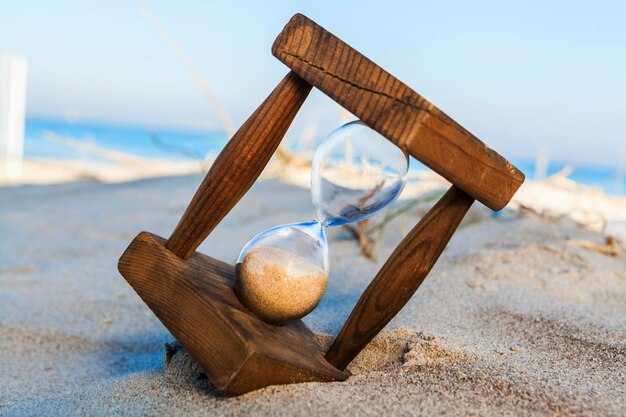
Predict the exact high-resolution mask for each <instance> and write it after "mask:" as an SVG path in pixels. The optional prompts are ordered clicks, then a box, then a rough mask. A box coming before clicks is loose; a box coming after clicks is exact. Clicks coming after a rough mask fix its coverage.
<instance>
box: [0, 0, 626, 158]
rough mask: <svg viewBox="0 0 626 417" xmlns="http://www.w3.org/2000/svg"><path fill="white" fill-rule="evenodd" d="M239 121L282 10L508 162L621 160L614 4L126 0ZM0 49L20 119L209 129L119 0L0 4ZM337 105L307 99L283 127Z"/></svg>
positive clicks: (174, 63)
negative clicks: (173, 44)
mask: <svg viewBox="0 0 626 417" xmlns="http://www.w3.org/2000/svg"><path fill="white" fill-rule="evenodd" d="M142 2H143V4H144V6H145V8H147V9H148V10H149V11H150V12H151V13H152V14H153V15H154V16H155V17H156V18H157V19H158V20H159V21H160V22H161V24H162V25H163V27H165V28H166V29H167V31H168V32H169V33H170V34H171V36H172V37H173V38H175V39H176V41H177V43H178V44H179V45H180V46H181V47H182V49H183V50H184V51H185V53H186V54H187V56H188V57H189V58H190V60H191V61H193V63H194V65H195V66H196V67H197V68H198V70H199V72H200V73H201V74H202V76H203V77H204V78H205V79H206V80H207V82H208V84H209V85H210V87H211V89H212V90H213V93H214V94H215V96H216V97H217V98H218V99H219V101H220V102H221V103H222V105H223V107H224V108H225V109H226V111H227V113H228V114H229V115H230V117H231V118H232V120H233V122H234V124H235V125H236V126H239V125H240V124H241V123H242V122H243V121H244V120H245V118H246V117H247V116H248V115H249V114H250V113H251V112H252V111H254V109H255V108H256V107H257V106H258V104H259V103H260V102H261V101H262V100H263V99H264V98H265V97H266V96H267V94H268V93H269V92H270V91H271V90H272V88H273V87H274V86H275V84H276V83H277V82H278V81H279V80H280V79H281V78H282V77H283V76H284V75H285V74H286V73H287V71H288V70H287V68H286V67H285V66H284V65H283V64H282V63H280V62H279V61H278V60H276V59H275V58H274V57H273V56H272V55H271V51H270V49H271V45H272V42H273V40H274V38H275V37H276V36H277V35H278V33H279V32H280V30H281V29H282V27H283V26H284V24H285V23H286V22H287V21H288V20H289V18H290V17H291V16H292V15H293V14H294V13H297V12H300V13H303V14H305V15H307V16H309V17H310V18H311V19H313V20H315V21H316V22H318V23H319V24H321V25H322V26H324V27H325V28H326V29H328V30H330V31H331V32H333V33H334V34H335V35H337V36H339V37H340V38H342V39H343V40H344V41H346V42H347V43H349V44H350V45H352V46H353V47H354V48H356V49H357V50H359V51H360V52H362V53H363V54H365V55H366V56H368V57H369V58H370V59H372V60H373V61H375V62H377V63H378V64H379V65H381V66H382V67H383V68H385V69H386V70H387V71H389V72H391V73H392V74H394V75H395V76H396V77H398V78H399V79H400V80H402V81H403V82H405V83H406V84H408V85H409V86H411V87H412V88H413V89H414V90H416V91H417V92H418V93H420V94H422V95H423V96H424V97H426V98H427V99H428V100H430V101H431V102H433V103H434V104H435V105H436V106H438V107H439V108H440V109H442V110H443V111H445V112H446V113H447V114H449V115H450V116H452V117H453V118H454V119H455V120H457V121H458V122H459V123H461V124H462V125H464V126H465V127H466V128H468V129H469V130H470V131H472V132H473V133H474V134H475V135H476V136H478V137H479V138H481V139H482V140H483V141H485V142H486V143H488V144H489V145H490V146H491V147H493V148H494V149H496V150H498V151H499V152H500V153H502V154H503V155H505V156H507V157H509V158H526V159H533V158H534V157H535V155H536V154H537V152H538V151H540V150H544V151H545V152H549V154H550V156H551V158H552V159H553V160H558V161H564V162H570V163H573V164H584V165H599V166H609V167H610V166H616V165H617V164H618V159H619V158H620V154H621V155H622V158H623V159H624V160H626V1H601V0H598V1H594V2H591V1H584V2H582V1H545V0H544V1H480V0H477V1H445V0H441V1H423V0H415V1H393V0H387V1H340V0H334V1H322V0H317V1H309V2H304V1H295V0H290V1H287V0H280V1H279V0H269V1H247V2H244V1H236V0H229V1H222V2H217V1H206V0H205V1H199V0H188V1H179V2H173V1H166V0H142ZM0 51H12V52H15V53H19V54H21V55H23V56H25V57H26V58H27V59H28V65H29V73H28V76H29V84H28V97H27V113H28V115H29V117H38V118H67V117H71V118H72V119H80V120H83V121H94V122H99V123H113V124H124V125H134V126H141V127H147V128H163V127H168V128H185V129H198V128H201V129H220V128H221V125H220V121H219V119H218V117H217V116H216V113H215V111H214V109H213V108H212V107H211V104H210V102H209V100H208V99H207V97H206V96H205V95H204V94H203V92H202V91H201V89H200V88H199V87H198V84H197V83H196V82H195V81H194V79H193V77H192V75H191V74H190V72H189V71H188V70H187V69H186V67H185V66H184V65H183V63H182V62H181V61H180V60H179V59H178V58H177V57H176V55H175V54H174V53H173V52H172V50H171V49H169V48H168V47H167V46H166V44H165V43H164V42H163V41H162V39H161V38H160V37H159V34H158V32H157V31H156V30H155V28H154V27H153V26H151V25H150V24H149V23H148V21H147V20H146V19H145V18H144V17H143V16H142V14H141V13H139V12H138V10H137V8H136V7H135V6H134V5H133V3H132V1H131V0H108V1H106V2H104V1H100V2H97V1H94V0H82V1H77V0H55V1H44V0H37V1H35V0H0ZM339 123H340V109H339V108H338V106H337V105H336V104H335V103H333V102H332V101H331V100H330V99H328V98H327V97H325V96H324V95H323V94H321V93H319V92H315V91H314V93H312V96H311V97H310V99H309V100H308V101H307V102H306V103H305V105H304V107H303V109H302V111H301V113H300V114H299V115H298V118H297V119H296V121H295V123H294V126H293V129H292V130H291V133H290V134H292V135H298V134H300V133H301V132H302V131H303V130H304V129H306V128H307V127H309V129H310V128H311V126H313V127H314V128H315V129H317V131H318V132H320V134H323V133H325V132H327V131H330V130H331V129H332V128H334V127H336V126H338V125H339Z"/></svg>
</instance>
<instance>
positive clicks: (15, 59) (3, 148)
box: [0, 53, 27, 178]
mask: <svg viewBox="0 0 626 417" xmlns="http://www.w3.org/2000/svg"><path fill="white" fill-rule="evenodd" d="M26 70H27V65H26V59H25V58H24V57H21V56H19V55H14V54H9V53H4V54H2V56H1V57H0V170H2V171H4V174H5V175H6V176H7V177H8V178H17V177H20V176H21V175H22V159H23V157H24V122H25V117H26Z"/></svg>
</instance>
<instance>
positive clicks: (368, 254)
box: [343, 219, 374, 259]
mask: <svg viewBox="0 0 626 417" xmlns="http://www.w3.org/2000/svg"><path fill="white" fill-rule="evenodd" d="M368 223H369V219H366V220H363V221H362V222H358V223H357V224H356V227H355V226H352V225H350V224H344V225H343V227H344V228H345V229H346V230H347V231H348V232H349V233H350V234H351V235H352V237H353V238H354V239H355V240H356V241H357V242H359V248H360V249H361V255H363V256H364V257H365V258H366V259H372V257H373V249H372V246H373V244H374V239H372V238H370V237H369V236H368V233H367V225H368Z"/></svg>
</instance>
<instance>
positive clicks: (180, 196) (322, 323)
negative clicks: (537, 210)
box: [0, 175, 626, 416]
mask: <svg viewBox="0 0 626 417" xmlns="http://www.w3.org/2000/svg"><path fill="white" fill-rule="evenodd" d="M201 179H202V178H201V176H198V175H195V176H183V177H175V178H163V179H153V180H143V181H137V182H129V183H122V184H100V183H95V182H79V183H71V184H63V185H51V186H41V187H31V186H23V187H15V188H4V189H0V236H2V239H1V240H0V352H1V354H0V370H1V372H0V415H2V416H14V415H15V416H23V415H29V416H30V415H49V416H59V415H63V416H70V415H92V416H114V415H146V416H147V415H167V416H183V415H185V416H190V415H191V416H195V415H286V416H287V415H289V416H292V415H303V416H304V415H306V416H308V415H337V416H343V415H375V416H379V415H423V416H432V415H487V416H503V415H585V416H589V415H602V416H606V415H614V416H618V415H625V414H626V400H625V398H626V248H625V247H624V245H623V244H622V243H618V246H617V250H618V256H609V255H606V254H602V253H599V252H597V251H595V250H591V249H586V248H583V247H579V246H576V245H571V244H569V243H568V242H575V241H587V240H588V241H592V242H596V243H598V244H603V243H604V236H602V235H601V234H598V233H596V232H594V231H591V230H588V229H585V228H583V227H581V226H579V225H578V224H576V223H574V222H573V221H572V220H570V219H568V218H561V219H559V220H557V219H554V218H550V217H546V216H538V215H535V214H532V213H529V212H526V211H525V212H523V213H522V214H519V213H517V212H504V213H503V214H502V215H501V216H499V217H497V218H493V217H491V215H490V212H489V210H487V209H486V208H484V207H483V206H481V205H480V204H478V203H477V204H475V205H474V207H473V208H472V210H471V211H470V213H469V215H468V217H467V219H466V221H465V222H464V223H463V224H462V226H461V229H460V230H459V231H458V232H457V233H456V234H455V236H454V237H453V239H452V241H451V243H450V245H449V247H448V248H447V249H446V251H445V252H444V254H443V255H442V257H441V259H440V261H439V263H438V264H437V265H436V266H435V268H434V269H433V271H432V273H431V274H430V276H429V277H428V278H427V279H426V281H425V283H424V284H423V285H422V287H421V288H420V289H419V290H418V292H417V293H416V295H415V296H414V297H413V298H412V300H411V301H410V302H409V304H407V306H406V307H405V308H404V309H403V310H402V312H401V313H400V314H399V315H398V316H397V317H396V318H395V319H394V320H393V321H392V322H391V323H390V324H389V325H388V326H387V328H386V329H385V331H384V332H383V333H381V335H380V336H379V337H378V338H377V339H375V340H374V341H373V342H372V344H371V345H370V346H369V347H368V348H367V349H366V350H365V351H364V352H363V353H362V354H361V355H360V356H359V358H357V360H356V361H355V362H354V363H353V364H352V365H351V368H350V369H351V371H352V373H353V376H352V377H350V378H349V379H348V380H347V381H345V382H340V383H339V382H338V383H307V384H299V385H291V386H277V387H268V388H266V389H262V390H259V391H256V392H252V393H249V394H246V395H244V396H241V397H237V398H227V397H223V396H220V395H219V394H218V393H216V392H215V391H214V389H213V388H212V387H211V385H210V384H209V383H208V382H207V380H206V379H204V378H202V375H201V374H200V372H199V370H198V369H196V367H195V365H194V364H193V362H192V361H190V360H189V358H188V357H187V356H186V355H185V354H184V352H182V351H178V352H176V353H175V354H173V356H172V349H171V348H170V350H169V352H170V355H169V357H168V359H169V364H168V365H167V366H166V367H165V366H164V356H165V353H164V352H165V349H164V344H166V343H172V342H173V339H172V336H171V335H170V334H169V333H168V332H167V330H165V328H164V327H163V326H162V325H161V324H160V323H159V321H158V320H157V319H156V318H155V316H154V315H153V314H152V313H151V312H150V311H149V310H148V308H147V307H146V306H145V305H144V304H143V303H142V302H141V300H140V299H139V297H138V296H137V295H136V294H135V293H134V292H133V291H132V289H131V288H130V287H129V286H128V285H127V284H126V282H125V281H124V280H123V279H122V277H121V276H120V275H119V274H118V272H117V269H116V263H117V259H118V257H119V256H120V255H121V254H122V252H123V250H124V249H125V247H126V246H127V245H128V243H129V242H130V241H131V240H132V238H133V237H134V236H135V235H136V234H137V233H138V232H139V231H141V230H148V231H151V232H154V233H157V234H159V235H161V236H168V234H169V233H170V232H171V230H172V229H173V227H174V226H175V224H176V223H177V221H178V219H179V217H180V215H181V213H182V212H183V210H184V209H185V206H186V204H187V203H188V201H189V199H190V198H191V196H192V194H193V192H194V191H195V189H196V187H197V186H198V184H199V183H200V181H201ZM426 210H427V207H426V206H418V207H416V208H414V209H412V210H410V211H408V212H407V213H406V214H404V215H402V216H399V217H397V218H395V219H394V220H393V221H392V222H391V223H389V224H388V225H387V227H385V229H384V231H383V233H382V236H379V241H380V242H381V243H380V244H379V245H378V246H377V247H376V250H375V254H376V260H375V261H370V260H366V259H364V258H363V257H361V256H360V253H359V248H358V245H357V244H356V242H355V241H354V240H352V239H351V238H350V235H349V234H348V233H347V232H346V231H345V230H344V229H336V230H330V231H329V246H330V268H331V274H330V277H329V283H328V290H327V292H326V294H325V296H324V298H323V300H322V302H321V303H320V305H319V306H318V308H317V309H316V310H314V311H313V313H311V314H310V315H309V316H307V317H306V318H305V322H306V323H307V325H309V327H310V328H311V329H313V330H314V331H316V332H317V333H319V334H320V336H319V337H320V339H321V340H322V341H323V342H324V343H328V342H329V341H330V340H331V339H332V335H335V334H337V332H338V330H339V329H340V327H341V325H342V324H343V322H344V321H345V319H346V317H347V315H348V314H349V312H350V310H351V308H352V306H353V305H354V304H355V302H356V301H357V299H358V298H359V296H360V294H361V293H362V291H363V289H364V288H365V287H366V286H367V284H368V283H369V281H370V280H371V279H372V277H373V276H374V274H375V273H376V271H377V270H378V269H379V268H380V266H381V264H382V262H383V261H384V260H385V259H386V257H387V256H388V255H389V253H390V252H391V251H392V250H393V248H394V246H395V245H396V244H397V243H398V242H399V241H400V239H401V238H402V236H404V235H405V234H406V233H407V232H408V231H409V230H410V228H411V227H412V225H413V224H414V223H415V222H416V220H417V219H418V218H419V216H420V215H422V214H423V213H424V212H425V211H426ZM379 216H380V215H379ZM311 217H312V208H311V203H310V196H309V192H308V190H306V189H303V188H298V187H294V186H289V185H285V184H283V183H280V182H277V181H273V180H264V181H259V182H258V183H257V184H255V186H254V187H253V189H252V190H251V192H249V193H248V195H246V197H245V198H244V200H242V202H241V203H240V204H239V205H238V206H237V207H236V208H235V210H233V212H232V213H231V214H229V216H227V218H226V219H225V220H224V221H223V222H222V224H221V225H220V226H219V227H218V229H217V230H216V231H215V232H214V233H213V234H212V235H211V236H210V237H209V238H208V239H207V241H206V242H205V243H204V244H203V245H202V246H201V248H200V250H201V251H202V252H204V253H207V254H210V255H212V256H214V257H216V258H219V259H222V260H224V261H228V262H232V263H234V261H235V260H236V257H237V255H238V253H239V251H240V249H241V247H242V246H243V245H244V243H245V242H246V241H247V240H248V239H249V238H250V237H252V236H253V235H255V234H256V233H258V232H260V231H262V230H264V229H266V228H268V227H271V226H275V225H278V224H283V223H289V222H295V221H303V220H308V219H310V218H311ZM374 221H376V219H374Z"/></svg>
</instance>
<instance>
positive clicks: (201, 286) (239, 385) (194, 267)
mask: <svg viewBox="0 0 626 417" xmlns="http://www.w3.org/2000/svg"><path fill="white" fill-rule="evenodd" d="M165 242H166V241H165V239H163V238H160V237H158V236H155V235H153V234H150V233H147V232H142V233H140V234H139V235H138V236H137V237H136V238H135V239H134V240H133V242H132V243H131V244H130V246H129V247H128V248H127V249H126V252H124V254H123V255H122V257H121V258H120V261H119V264H118V269H119V271H120V273H121V274H122V275H123V276H124V278H125V279H126V281H128V283H129V284H130V285H131V286H132V287H133V289H134V290H135V291H136V292H137V294H138V295H139V296H140V297H141V299H142V300H143V301H144V302H145V303H146V304H147V305H148V307H150V309H151V310H152V311H153V312H154V314H156V316H157V317H158V318H159V320H161V322H162V323H163V324H164V325H165V327H167V329H168V330H169V331H170V332H171V333H172V335H174V337H175V338H176V339H178V341H179V342H180V343H181V344H182V345H183V346H185V348H186V349H187V350H188V352H189V353H190V355H191V356H192V357H193V358H194V359H195V360H196V361H197V362H198V363H199V364H200V366H202V368H203V369H204V371H205V372H206V373H207V375H208V376H209V378H210V379H211V380H212V382H213V383H214V384H215V386H216V387H217V388H218V389H219V390H220V391H222V392H224V393H227V394H231V395H239V394H243V393H246V392H249V391H253V390H255V389H259V388H263V387H265V386H268V385H281V384H290V383H296V382H308V381H320V382H328V381H343V380H345V379H346V378H347V377H348V375H349V374H348V373H346V372H344V371H340V370H338V369H337V368H335V367H333V366H332V365H331V364H329V363H328V362H327V361H326V359H325V358H324V351H323V350H322V348H321V347H320V345H319V344H318V343H317V341H316V340H315V337H314V335H313V333H312V332H311V331H310V330H309V329H308V328H307V327H306V326H305V325H304V323H302V322H301V321H299V320H298V321H296V322H293V323H290V324H287V325H284V326H274V325H270V324H267V323H265V322H263V321H261V320H259V319H258V318H257V317H256V316H254V315H253V314H252V313H251V312H249V311H248V310H247V309H246V308H245V307H244V306H243V305H242V304H241V303H240V302H239V299H238V298H237V297H236V295H235V293H234V273H235V268H234V267H233V266H232V265H228V264H226V263H223V262H221V261H218V260H216V259H213V258H211V257H208V256H205V255H202V254H200V253H197V252H196V253H194V254H193V255H192V256H191V257H190V258H189V259H187V260H182V259H180V258H179V257H177V256H176V255H174V254H172V252H170V251H169V250H167V249H166V248H165V246H164V245H165Z"/></svg>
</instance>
